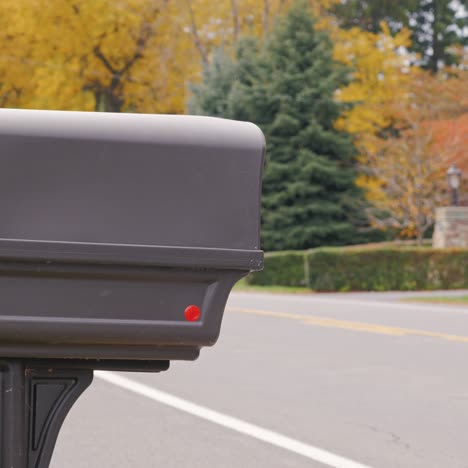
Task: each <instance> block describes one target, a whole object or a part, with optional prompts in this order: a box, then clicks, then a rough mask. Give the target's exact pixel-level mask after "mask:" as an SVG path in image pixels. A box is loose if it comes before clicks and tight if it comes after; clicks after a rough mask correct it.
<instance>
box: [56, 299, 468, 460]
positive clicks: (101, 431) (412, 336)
mask: <svg viewBox="0 0 468 468" xmlns="http://www.w3.org/2000/svg"><path fill="white" fill-rule="evenodd" d="M425 295H427V294H425ZM402 296H404V295H402V294H346V295H343V294H341V295H319V296H315V295H310V296H302V295H289V296H288V295H278V294H275V295H267V294H253V293H235V294H233V295H232V296H231V299H230V301H229V304H228V310H227V312H226V316H225V319H224V323H223V330H222V334H221V338H220V340H219V342H218V344H217V345H216V346H215V347H214V348H212V349H207V350H204V351H203V352H202V355H201V357H200V359H199V360H198V361H196V362H195V363H184V362H180V363H173V364H172V366H171V369H170V370H169V371H168V372H165V373H161V374H117V375H116V374H104V375H102V374H101V375H98V376H96V378H95V381H94V383H93V385H92V387H91V388H90V389H88V390H87V391H86V393H85V394H84V395H83V396H82V397H81V399H80V400H79V401H78V403H77V404H76V405H75V407H74V408H73V410H72V412H71V413H70V415H69V417H68V418H67V420H66V422H65V424H64V426H63V430H62V432H61V435H60V437H59V440H58V443H57V447H56V451H55V454H54V458H53V461H52V465H51V467H52V468H64V467H67V468H85V467H86V468H102V467H108V468H111V467H116V468H117V467H119V468H124V467H131V468H137V467H138V468H140V467H141V468H148V467H151V468H152V467H165V468H176V467H178V468H179V467H190V468H197V467H204V468H219V467H223V468H224V467H226V468H231V467H233V468H234V467H241V468H251V467H252V468H253V467H268V468H293V467H294V468H299V467H323V466H337V467H340V468H352V467H357V466H359V465H358V463H359V464H362V465H363V466H367V467H373V468H377V467H379V468H381V467H382V468H395V467H411V468H413V467H424V468H431V467H434V468H441V467H443V468H449V467H464V468H467V467H468V371H467V362H468V307H462V306H449V305H437V306H434V305H426V304H414V303H412V304H406V303H404V302H401V300H400V299H401V297H402ZM106 376H107V377H106ZM120 376H123V377H124V378H127V379H128V378H129V379H131V380H130V381H127V380H123V381H122V382H121V381H119V378H120ZM109 380H112V382H110V381H109ZM135 382H136V383H137V384H136V385H135ZM127 384H129V385H127ZM138 384H143V385H138ZM122 385H123V386H124V387H125V385H127V388H122ZM154 390H157V391H154ZM174 396H175V397H178V399H177V398H175V399H174V398H173V397H174ZM181 399H182V400H181ZM193 404H195V405H193ZM197 405H198V406H197ZM210 410H214V411H215V413H213V412H212V411H211V412H210ZM232 418H236V419H232ZM246 423H249V424H250V425H249V424H246ZM251 425H254V426H251ZM339 457H342V458H339ZM317 460H320V462H319V461H317ZM353 462H355V463H356V464H354V463H353Z"/></svg>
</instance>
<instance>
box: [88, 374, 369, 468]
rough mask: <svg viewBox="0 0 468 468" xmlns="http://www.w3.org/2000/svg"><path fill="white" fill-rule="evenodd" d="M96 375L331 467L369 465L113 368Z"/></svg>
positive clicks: (357, 467) (362, 467) (342, 467)
mask: <svg viewBox="0 0 468 468" xmlns="http://www.w3.org/2000/svg"><path fill="white" fill-rule="evenodd" d="M95 376H96V377H97V378H99V379H101V380H104V381H106V382H108V383H110V384H113V385H116V386H117V387H120V388H123V389H125V390H128V391H130V392H133V393H136V394H137V395H140V396H144V397H146V398H149V399H150V400H153V401H157V402H158V403H162V404H164V405H167V406H170V407H172V408H175V409H177V410H180V411H185V412H186V413H189V414H191V415H192V416H197V417H199V418H202V419H204V420H206V421H210V422H212V423H214V424H218V425H220V426H223V427H225V428H228V429H231V430H233V431H236V432H240V433H241V434H244V435H248V436H250V437H253V438H255V439H258V440H261V441H263V442H266V443H268V444H271V445H275V446H276V447H280V448H283V449H285V450H289V451H290V452H294V453H296V454H298V455H302V456H303V457H306V458H309V459H310V460H314V461H316V462H319V463H322V464H324V465H327V466H331V467H334V468H369V467H368V466H366V465H362V464H361V463H357V462H354V461H352V460H349V459H347V458H344V457H340V456H339V455H335V454H334V453H331V452H328V451H327V450H323V449H321V448H318V447H314V446H313V445H309V444H305V443H304V442H300V441H299V440H296V439H292V438H290V437H287V436H284V435H282V434H279V433H278V432H274V431H270V430H268V429H264V428H262V427H259V426H256V425H254V424H250V423H248V422H246V421H242V420H241V419H238V418H234V417H232V416H228V415H226V414H223V413H219V412H218V411H214V410H211V409H209V408H206V407H204V406H201V405H197V404H195V403H192V402H190V401H188V400H184V399H183V398H179V397H176V396H174V395H171V394H170V393H166V392H162V391H161V390H157V389H156V388H153V387H150V386H148V385H144V384H142V383H139V382H136V381H134V380H131V379H129V378H127V377H123V376H121V375H119V374H116V373H115V372H102V371H98V372H95Z"/></svg>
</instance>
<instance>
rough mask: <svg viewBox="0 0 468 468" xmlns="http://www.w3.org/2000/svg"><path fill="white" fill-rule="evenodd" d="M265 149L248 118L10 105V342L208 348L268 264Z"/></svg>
mask: <svg viewBox="0 0 468 468" xmlns="http://www.w3.org/2000/svg"><path fill="white" fill-rule="evenodd" d="M263 153H264V138H263V135H262V133H261V131H260V130H259V129H258V128H257V127H256V126H255V125H253V124H250V123H244V122H235V121H228V120H223V119H215V118H209V117H195V116H169V115H167V116H161V115H135V114H104V113H81V112H51V111H25V110H8V109H4V110H0V356H9V357H41V358H79V359H81V358H96V359H156V360H161V359H189V360H190V359H195V358H196V357H197V356H198V353H199V350H200V348H201V347H202V346H208V345H212V344H213V343H214V342H215V341H216V339H217V337H218V334H219V331H220V326H221V319H222V315H223V310H224V306H225V303H226V300H227V297H228V294H229V292H230V290H231V287H232V286H233V285H234V283H235V282H236V281H237V280H239V279H240V278H241V277H242V276H244V275H245V274H247V273H248V272H249V271H252V270H258V269H260V268H261V267H262V261H263V253H262V252H261V251H260V248H259V223H260V213H259V210H260V207H259V200H260V184H261V182H260V180H261V173H262V166H263Z"/></svg>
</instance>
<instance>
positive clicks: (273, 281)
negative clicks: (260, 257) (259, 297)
mask: <svg viewBox="0 0 468 468" xmlns="http://www.w3.org/2000/svg"><path fill="white" fill-rule="evenodd" d="M305 253H306V252H305V251H300V252H295V251H290V252H288V251H286V252H272V253H267V254H265V268H264V269H263V271H259V272H258V273H255V274H252V275H249V276H248V277H247V279H246V281H247V283H248V284H255V285H259V286H270V285H274V286H307V280H306V275H305V271H304V270H305Z"/></svg>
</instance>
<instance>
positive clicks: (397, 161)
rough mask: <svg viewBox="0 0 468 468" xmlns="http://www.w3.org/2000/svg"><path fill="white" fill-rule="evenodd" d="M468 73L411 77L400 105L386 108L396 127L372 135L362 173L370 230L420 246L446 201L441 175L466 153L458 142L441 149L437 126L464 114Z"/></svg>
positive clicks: (448, 141)
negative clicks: (397, 234)
mask: <svg viewBox="0 0 468 468" xmlns="http://www.w3.org/2000/svg"><path fill="white" fill-rule="evenodd" d="M467 77H468V72H463V71H460V72H457V73H455V74H450V75H447V74H439V75H437V76H431V75H429V74H428V73H426V72H421V71H419V72H418V73H416V74H415V76H414V78H413V81H412V82H411V86H409V88H408V90H407V95H406V96H405V98H404V99H399V100H394V101H393V102H391V103H389V107H390V110H391V113H392V114H393V115H394V117H395V121H394V123H393V126H392V128H391V131H390V132H388V133H387V134H386V135H375V136H374V137H373V142H372V144H371V145H369V147H368V150H367V152H366V155H365V163H364V164H362V170H363V171H364V172H365V173H366V174H367V176H368V182H367V184H366V191H367V197H368V199H369V201H370V202H371V203H372V208H371V209H369V215H370V217H371V219H372V221H373V223H374V225H375V226H377V227H380V228H387V227H391V228H394V229H397V230H400V232H401V233H402V235H406V236H411V237H412V236H414V237H416V238H417V239H418V241H419V242H420V243H421V242H422V239H423V237H424V234H425V232H426V231H427V230H428V229H429V228H430V227H431V226H432V225H433V223H434V214H435V208H436V207H437V206H441V205H443V204H445V201H446V175H445V174H446V171H447V168H448V166H449V165H450V163H451V162H452V161H453V160H454V158H455V157H456V156H457V155H458V154H461V153H462V152H463V151H465V148H464V145H463V140H462V139H460V138H451V139H446V140H445V141H444V144H443V145H441V144H440V142H439V141H438V139H439V136H440V127H439V125H440V122H445V124H447V123H448V122H450V120H448V119H453V118H455V117H458V116H460V115H463V114H464V113H466V112H468V101H467V99H466V97H464V96H465V94H464V93H463V90H464V89H466V86H467V84H468V82H467Z"/></svg>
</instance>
